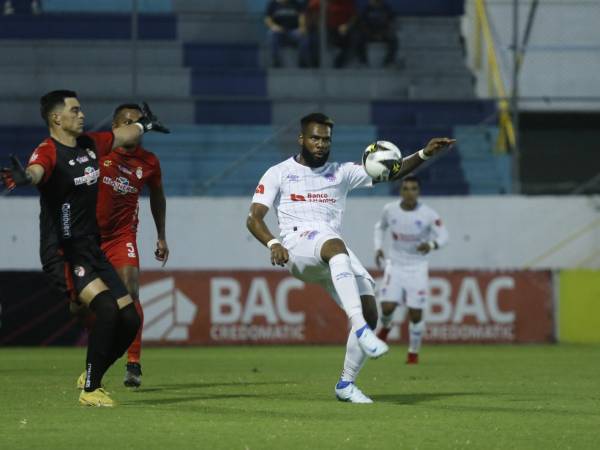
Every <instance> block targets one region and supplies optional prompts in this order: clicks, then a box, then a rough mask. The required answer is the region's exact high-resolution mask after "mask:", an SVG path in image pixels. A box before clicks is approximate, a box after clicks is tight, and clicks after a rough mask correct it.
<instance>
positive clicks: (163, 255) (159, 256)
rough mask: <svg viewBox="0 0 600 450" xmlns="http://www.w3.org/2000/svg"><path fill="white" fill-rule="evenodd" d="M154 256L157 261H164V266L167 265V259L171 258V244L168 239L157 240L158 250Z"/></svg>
mask: <svg viewBox="0 0 600 450" xmlns="http://www.w3.org/2000/svg"><path fill="white" fill-rule="evenodd" d="M154 258H156V260H157V261H162V267H165V264H166V263H167V260H168V259H169V246H168V245H167V241H165V240H164V239H159V240H158V241H156V250H155V251H154Z"/></svg>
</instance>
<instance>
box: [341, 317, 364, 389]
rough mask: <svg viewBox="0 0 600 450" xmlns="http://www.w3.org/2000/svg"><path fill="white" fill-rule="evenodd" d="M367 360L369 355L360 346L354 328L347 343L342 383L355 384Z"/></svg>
mask: <svg viewBox="0 0 600 450" xmlns="http://www.w3.org/2000/svg"><path fill="white" fill-rule="evenodd" d="M366 360H367V355H366V354H365V352H363V351H362V349H361V348H360V345H358V337H356V328H354V327H352V329H351V330H350V335H349V336H348V342H346V357H345V358H344V369H343V370H342V376H341V377H340V381H347V382H354V380H355V379H356V377H357V376H358V372H360V369H362V366H363V365H364V363H365V361H366Z"/></svg>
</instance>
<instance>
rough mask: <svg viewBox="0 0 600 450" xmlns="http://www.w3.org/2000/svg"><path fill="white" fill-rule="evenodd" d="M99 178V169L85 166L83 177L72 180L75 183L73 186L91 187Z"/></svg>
mask: <svg viewBox="0 0 600 450" xmlns="http://www.w3.org/2000/svg"><path fill="white" fill-rule="evenodd" d="M99 176H100V170H99V169H94V168H93V167H91V166H87V167H86V168H85V169H84V170H83V176H81V177H77V178H74V179H73V182H74V183H75V186H80V185H82V184H87V185H88V186H91V185H92V184H96V181H98V177H99Z"/></svg>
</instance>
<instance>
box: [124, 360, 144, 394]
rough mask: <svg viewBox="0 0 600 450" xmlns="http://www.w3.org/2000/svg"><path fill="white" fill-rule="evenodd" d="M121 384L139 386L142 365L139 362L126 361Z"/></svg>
mask: <svg viewBox="0 0 600 450" xmlns="http://www.w3.org/2000/svg"><path fill="white" fill-rule="evenodd" d="M123 384H124V385H125V386H127V387H134V388H139V387H140V386H141V385H142V366H141V365H140V363H127V371H126V372H125V379H124V380H123Z"/></svg>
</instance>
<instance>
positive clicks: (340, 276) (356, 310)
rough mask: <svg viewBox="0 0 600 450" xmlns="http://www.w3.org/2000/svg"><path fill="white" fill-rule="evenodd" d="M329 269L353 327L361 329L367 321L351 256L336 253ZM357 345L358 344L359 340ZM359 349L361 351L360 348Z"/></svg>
mask: <svg viewBox="0 0 600 450" xmlns="http://www.w3.org/2000/svg"><path fill="white" fill-rule="evenodd" d="M329 271H330V272H331V280H332V281H333V286H334V287H335V291H336V292H337V294H338V297H339V298H340V300H341V301H342V306H343V307H344V311H346V314H347V315H348V318H349V319H350V322H351V323H352V328H353V329H354V331H356V330H359V329H361V328H362V327H364V326H365V325H366V324H367V322H366V321H365V318H364V317H363V312H362V303H361V301H360V294H359V292H358V285H357V284H356V279H355V278H354V272H353V271H352V267H351V265H350V257H349V256H348V255H346V254H345V253H340V254H338V255H335V256H334V257H333V258H331V259H330V260H329ZM350 334H352V333H350ZM356 345H357V346H358V342H357V344H356ZM359 351H361V350H360V348H359Z"/></svg>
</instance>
